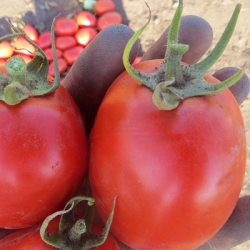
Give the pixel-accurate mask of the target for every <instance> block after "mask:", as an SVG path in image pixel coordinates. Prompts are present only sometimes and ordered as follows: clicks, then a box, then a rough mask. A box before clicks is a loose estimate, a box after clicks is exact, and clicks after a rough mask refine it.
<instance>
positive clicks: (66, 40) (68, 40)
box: [55, 36, 76, 50]
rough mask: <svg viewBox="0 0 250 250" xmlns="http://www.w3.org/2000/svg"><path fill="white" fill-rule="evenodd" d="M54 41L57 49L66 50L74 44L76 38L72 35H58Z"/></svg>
mask: <svg viewBox="0 0 250 250" xmlns="http://www.w3.org/2000/svg"><path fill="white" fill-rule="evenodd" d="M55 43H56V48H57V49H59V50H66V49H69V48H72V47H74V46H75V45H76V39H75V38H74V37H73V36H58V37H57V38H56V39H55Z"/></svg>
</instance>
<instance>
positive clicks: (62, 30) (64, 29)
mask: <svg viewBox="0 0 250 250" xmlns="http://www.w3.org/2000/svg"><path fill="white" fill-rule="evenodd" d="M77 30H78V25H77V23H76V20H75V19H72V18H66V17H62V18H58V19H56V21H55V33H56V35H58V36H71V35H74V34H75V33H76V31H77Z"/></svg>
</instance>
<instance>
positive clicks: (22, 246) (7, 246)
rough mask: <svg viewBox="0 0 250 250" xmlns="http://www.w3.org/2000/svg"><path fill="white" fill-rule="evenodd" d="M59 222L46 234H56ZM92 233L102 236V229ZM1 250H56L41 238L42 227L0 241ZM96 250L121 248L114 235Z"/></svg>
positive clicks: (38, 226) (49, 227) (20, 231)
mask: <svg viewBox="0 0 250 250" xmlns="http://www.w3.org/2000/svg"><path fill="white" fill-rule="evenodd" d="M57 222H58V220H53V221H52V223H50V224H49V226H48V228H47V230H46V232H48V233H55V232H57V231H58V224H57ZM92 232H93V233H96V234H100V233H101V232H102V228H101V227H100V226H97V225H94V226H93V228H92ZM0 249H1V250H17V249H18V250H29V249H30V250H55V249H56V248H54V247H52V246H50V245H48V244H47V243H45V242H44V241H43V240H42V239H41V236H40V225H37V226H34V227H30V228H27V229H22V230H19V231H17V232H14V233H12V234H10V235H8V236H7V237H5V238H4V239H2V240H0ZM90 249H96V250H119V246H118V244H117V242H116V240H115V239H114V237H113V236H112V235H109V236H108V238H107V240H106V241H105V242H104V244H103V245H101V246H99V247H95V248H90Z"/></svg>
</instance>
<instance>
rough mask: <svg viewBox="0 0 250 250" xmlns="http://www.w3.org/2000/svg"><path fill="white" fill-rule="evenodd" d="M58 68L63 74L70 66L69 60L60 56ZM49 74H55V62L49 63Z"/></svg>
mask: <svg viewBox="0 0 250 250" xmlns="http://www.w3.org/2000/svg"><path fill="white" fill-rule="evenodd" d="M57 61H58V69H59V73H60V74H62V73H63V72H64V71H65V70H66V69H67V67H68V64H67V62H66V61H65V59H64V58H58V60H57ZM49 75H51V76H55V69H54V62H53V61H52V62H50V64H49Z"/></svg>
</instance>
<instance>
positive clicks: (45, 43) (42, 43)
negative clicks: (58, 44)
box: [37, 31, 51, 49]
mask: <svg viewBox="0 0 250 250" xmlns="http://www.w3.org/2000/svg"><path fill="white" fill-rule="evenodd" d="M37 44H38V45H39V47H41V49H46V48H50V47H51V32H50V31H44V32H43V33H41V34H40V36H39V37H38V39H37Z"/></svg>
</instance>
